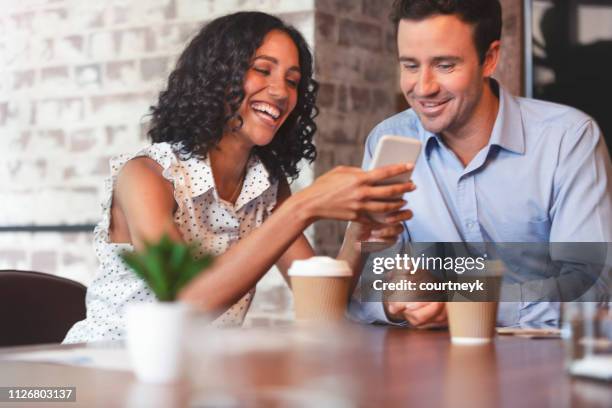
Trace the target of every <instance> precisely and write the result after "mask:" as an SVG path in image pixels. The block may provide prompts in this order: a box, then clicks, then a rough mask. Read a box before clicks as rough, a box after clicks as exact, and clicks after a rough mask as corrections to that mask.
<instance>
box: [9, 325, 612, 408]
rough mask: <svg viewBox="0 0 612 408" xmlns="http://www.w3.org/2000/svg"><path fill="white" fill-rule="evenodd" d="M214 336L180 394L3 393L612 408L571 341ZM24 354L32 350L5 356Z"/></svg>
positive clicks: (111, 400)
mask: <svg viewBox="0 0 612 408" xmlns="http://www.w3.org/2000/svg"><path fill="white" fill-rule="evenodd" d="M211 336H212V337H215V338H216V340H215V343H214V344H213V343H207V341H206V340H202V339H201V338H197V339H194V341H193V343H192V348H193V349H194V350H195V353H194V355H193V356H192V358H191V368H190V374H189V377H188V379H187V380H185V381H183V382H182V383H180V384H175V385H168V386H155V385H147V384H142V383H138V382H137V381H136V380H135V379H134V377H133V375H132V374H131V373H129V372H125V371H109V370H101V369H91V368H81V367H70V366H60V365H53V364H40V363H26V362H0V386H18V385H19V386H37V385H39V386H75V387H76V389H77V402H76V403H74V402H73V403H65V404H63V405H62V404H58V403H48V404H42V403H36V404H33V403H29V404H25V405H24V404H21V405H17V406H26V405H27V406H33V407H42V406H53V407H58V406H67V407H76V406H83V407H93V406H99V407H111V406H113V407H114V406H134V407H139V406H142V407H148V408H151V407H172V406H198V407H200V406H204V407H217V406H223V407H234V406H236V407H242V406H266V407H275V406H278V407H285V406H304V407H362V406H366V407H369V406H375V407H392V406H408V407H438V406H441V407H500V406H501V407H555V408H557V407H562V408H563V407H610V406H612V386H610V385H609V384H607V383H603V382H597V381H592V380H584V379H575V378H572V377H570V376H568V375H567V374H566V373H565V371H564V368H563V357H564V355H563V344H562V342H561V340H555V339H553V340H530V339H523V338H516V337H505V336H504V337H501V336H500V337H498V338H497V339H496V341H495V343H494V344H491V345H489V346H456V345H451V344H450V341H449V337H448V333H447V332H446V331H416V330H408V329H400V328H387V327H376V326H348V327H344V328H340V329H335V330H331V329H326V330H319V331H315V330H298V329H296V328H292V327H285V328H268V329H241V330H240V331H235V330H234V331H229V332H226V333H221V334H219V333H217V334H214V335H211ZM61 347H67V346H59V345H55V346H44V347H43V349H50V348H61ZM16 350H20V351H22V350H23V348H19V349H0V353H7V352H9V353H10V352H15V351H16ZM215 350H216V351H215ZM220 350H223V351H222V352H220ZM0 406H3V404H2V403H0ZM4 406H6V404H4Z"/></svg>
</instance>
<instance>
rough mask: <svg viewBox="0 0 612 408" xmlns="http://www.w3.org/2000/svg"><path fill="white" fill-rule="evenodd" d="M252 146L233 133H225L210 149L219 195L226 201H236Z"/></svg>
mask: <svg viewBox="0 0 612 408" xmlns="http://www.w3.org/2000/svg"><path fill="white" fill-rule="evenodd" d="M250 154H251V147H250V146H245V145H244V143H241V142H240V141H239V140H238V138H236V137H235V136H233V135H231V134H224V135H223V137H222V138H221V140H220V141H219V143H218V144H217V146H216V147H213V148H212V149H210V150H209V152H208V155H209V159H210V166H211V168H212V172H213V177H214V179H215V186H216V188H217V193H218V194H219V196H220V197H221V198H222V199H224V200H226V201H232V202H233V201H235V200H236V198H237V194H236V192H238V191H239V190H240V188H241V184H242V182H243V181H244V177H245V173H246V165H247V163H248V160H249V156H250Z"/></svg>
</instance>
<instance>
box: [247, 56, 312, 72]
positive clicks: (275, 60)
mask: <svg viewBox="0 0 612 408" xmlns="http://www.w3.org/2000/svg"><path fill="white" fill-rule="evenodd" d="M258 59H262V60H266V61H269V62H271V63H273V64H276V65H278V60H277V59H276V58H274V57H271V56H269V55H258V56H257V57H255V58H253V61H257V60H258ZM287 71H296V72H297V73H298V74H301V73H302V71H301V70H300V67H298V66H296V65H293V66H291V67H289V69H288V70H287Z"/></svg>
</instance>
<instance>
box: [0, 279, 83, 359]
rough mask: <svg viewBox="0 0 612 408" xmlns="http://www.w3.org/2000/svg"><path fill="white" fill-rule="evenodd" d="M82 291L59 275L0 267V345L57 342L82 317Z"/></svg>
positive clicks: (73, 282)
mask: <svg viewBox="0 0 612 408" xmlns="http://www.w3.org/2000/svg"><path fill="white" fill-rule="evenodd" d="M86 292H87V289H86V288H85V286H83V285H82V284H80V283H78V282H75V281H73V280H70V279H66V278H62V277H59V276H55V275H49V274H46V273H40V272H26V271H15V270H0V347H2V346H18V345H26V344H42V343H59V342H61V341H62V340H63V339H64V337H65V336H66V333H67V332H68V330H69V329H70V328H71V327H72V325H73V324H74V323H76V322H78V321H79V320H83V319H84V318H85V293H86Z"/></svg>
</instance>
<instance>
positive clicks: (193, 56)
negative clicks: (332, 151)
mask: <svg viewBox="0 0 612 408" xmlns="http://www.w3.org/2000/svg"><path fill="white" fill-rule="evenodd" d="M272 30H280V31H283V32H285V33H287V35H289V36H290V37H291V39H292V40H293V42H294V43H295V45H296V47H297V49H298V53H299V62H300V71H301V79H300V83H299V84H298V98H297V104H296V106H295V109H294V110H293V111H292V112H291V114H290V115H289V116H288V117H287V119H286V120H285V122H284V123H283V125H282V126H281V127H280V129H278V131H277V133H276V135H275V136H274V139H273V140H272V142H270V143H269V144H267V145H266V146H255V147H254V149H253V152H254V154H256V155H257V156H258V157H259V159H260V160H261V161H262V162H263V164H264V165H265V166H266V169H267V170H268V172H269V173H270V177H271V178H272V179H273V180H276V179H279V178H280V177H281V176H284V177H287V178H290V179H295V178H296V177H297V175H298V168H297V165H298V162H299V161H300V160H301V159H307V160H309V161H310V162H312V161H313V160H314V159H315V157H316V149H315V146H314V144H313V143H312V139H313V136H314V133H315V132H316V129H317V127H316V125H315V123H314V120H313V119H314V117H315V116H316V115H317V112H318V111H317V108H316V106H315V99H316V93H317V89H318V84H317V82H316V81H315V80H314V79H313V77H312V76H313V68H312V67H313V61H312V54H311V53H310V50H309V48H308V45H307V44H306V41H305V40H304V38H303V37H302V35H301V34H300V33H299V32H298V31H297V30H296V29H295V28H293V27H291V26H288V25H286V24H285V23H283V22H282V21H281V20H280V19H278V18H276V17H274V16H271V15H268V14H265V13H259V12H240V13H235V14H230V15H227V16H224V17H220V18H218V19H216V20H213V21H212V22H210V23H208V24H207V25H205V26H204V27H203V28H202V29H201V31H200V32H199V33H198V34H197V35H196V36H195V37H194V38H193V39H192V40H191V42H190V43H189V45H188V46H187V48H186V49H185V51H183V53H182V54H181V56H180V57H179V59H178V62H177V65H176V68H175V69H174V71H173V72H172V73H171V74H170V77H169V78H168V86H167V89H166V90H164V91H162V92H161V93H160V95H159V100H158V102H157V105H156V106H152V107H151V111H150V115H151V117H152V118H151V123H150V129H149V131H148V134H149V137H150V138H151V140H152V141H153V142H154V143H158V142H168V143H171V144H173V145H176V146H180V150H179V152H180V154H181V156H184V157H191V156H196V157H200V158H204V157H205V156H206V154H207V153H208V151H209V149H210V148H211V147H214V146H216V144H217V143H218V142H219V140H220V139H221V136H222V135H223V130H224V128H225V126H226V125H227V124H228V122H229V121H230V120H233V119H237V120H238V123H240V124H242V118H240V116H239V115H238V109H239V108H240V105H241V103H242V101H243V99H244V97H245V95H244V88H243V85H244V78H245V74H246V72H247V70H248V69H249V68H250V65H251V59H252V58H253V55H254V54H255V51H256V50H257V48H259V47H260V46H261V44H262V42H263V39H264V37H265V36H266V34H268V33H269V32H270V31H272ZM228 108H229V111H228Z"/></svg>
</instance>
